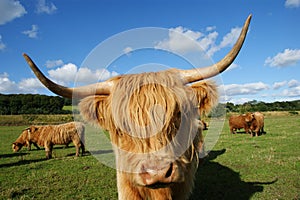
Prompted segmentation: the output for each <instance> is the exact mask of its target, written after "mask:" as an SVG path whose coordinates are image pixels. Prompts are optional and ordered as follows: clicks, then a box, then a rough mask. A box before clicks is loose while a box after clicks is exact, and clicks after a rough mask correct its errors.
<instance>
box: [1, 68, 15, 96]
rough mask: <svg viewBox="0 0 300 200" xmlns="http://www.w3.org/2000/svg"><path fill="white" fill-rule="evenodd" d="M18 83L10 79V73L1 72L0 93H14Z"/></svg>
mask: <svg viewBox="0 0 300 200" xmlns="http://www.w3.org/2000/svg"><path fill="white" fill-rule="evenodd" d="M16 88H17V84H16V83H15V82H14V81H11V80H10V79H9V75H8V74H7V73H6V72H4V73H3V74H0V93H13V91H14V90H15V89H16Z"/></svg>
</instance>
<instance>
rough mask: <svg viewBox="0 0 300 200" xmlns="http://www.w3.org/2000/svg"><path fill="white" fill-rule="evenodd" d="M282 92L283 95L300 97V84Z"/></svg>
mask: <svg viewBox="0 0 300 200" xmlns="http://www.w3.org/2000/svg"><path fill="white" fill-rule="evenodd" d="M282 94H283V96H286V97H300V86H297V87H293V88H291V89H286V90H283V93H282Z"/></svg>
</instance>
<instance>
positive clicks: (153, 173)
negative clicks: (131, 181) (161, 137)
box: [139, 162, 183, 188]
mask: <svg viewBox="0 0 300 200" xmlns="http://www.w3.org/2000/svg"><path fill="white" fill-rule="evenodd" d="M139 176H140V178H141V181H142V183H143V185H144V186H146V187H151V188H161V187H167V186H168V185H170V184H172V183H173V182H181V181H183V180H182V179H183V178H182V177H180V176H179V169H178V165H177V163H176V162H160V163H156V162H155V163H151V162H148V163H147V162H145V163H143V164H142V165H141V172H140V173H139Z"/></svg>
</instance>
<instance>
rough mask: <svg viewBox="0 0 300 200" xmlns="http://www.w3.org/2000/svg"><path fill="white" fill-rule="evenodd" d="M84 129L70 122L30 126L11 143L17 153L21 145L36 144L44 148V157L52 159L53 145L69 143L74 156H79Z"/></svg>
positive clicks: (80, 124)
mask: <svg viewBox="0 0 300 200" xmlns="http://www.w3.org/2000/svg"><path fill="white" fill-rule="evenodd" d="M84 130H85V127H84V125H83V123H81V122H70V123H66V124H60V125H47V126H30V127H29V128H27V129H25V130H24V131H23V132H22V134H21V135H20V137H19V138H18V139H17V140H16V142H14V143H13V150H14V151H15V152H16V151H19V150H20V148H19V147H20V145H21V144H30V143H33V144H38V145H39V146H44V147H45V151H46V157H47V158H48V159H49V158H52V148H53V145H63V144H64V145H68V144H70V143H71V142H73V144H74V145H75V148H76V156H79V151H80V148H81V149H82V151H81V153H82V154H83V153H84V144H83V142H82V140H83V139H84Z"/></svg>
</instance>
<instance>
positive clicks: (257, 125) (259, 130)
mask: <svg viewBox="0 0 300 200" xmlns="http://www.w3.org/2000/svg"><path fill="white" fill-rule="evenodd" d="M253 116H254V119H253V121H252V123H251V126H250V130H251V136H253V134H255V136H258V135H260V134H263V133H265V132H264V125H265V122H264V121H265V120H264V115H263V114H262V113H261V112H255V113H253Z"/></svg>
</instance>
